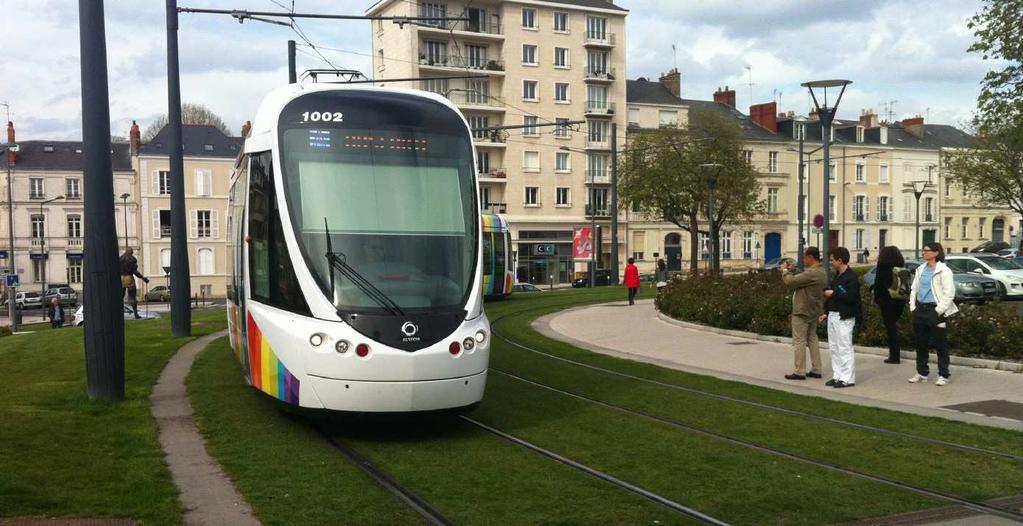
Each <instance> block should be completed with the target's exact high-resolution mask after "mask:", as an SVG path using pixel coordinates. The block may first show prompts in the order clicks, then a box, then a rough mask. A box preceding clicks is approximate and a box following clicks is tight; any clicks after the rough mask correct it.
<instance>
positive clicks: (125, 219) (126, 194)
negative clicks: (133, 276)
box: [121, 192, 131, 252]
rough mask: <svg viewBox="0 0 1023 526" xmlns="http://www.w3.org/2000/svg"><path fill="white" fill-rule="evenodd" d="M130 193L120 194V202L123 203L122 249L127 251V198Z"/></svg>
mask: <svg viewBox="0 0 1023 526" xmlns="http://www.w3.org/2000/svg"><path fill="white" fill-rule="evenodd" d="M129 197H131V194H129V193H128V192H125V193H123V194H121V203H122V204H124V251H125V252H127V251H128V198H129Z"/></svg>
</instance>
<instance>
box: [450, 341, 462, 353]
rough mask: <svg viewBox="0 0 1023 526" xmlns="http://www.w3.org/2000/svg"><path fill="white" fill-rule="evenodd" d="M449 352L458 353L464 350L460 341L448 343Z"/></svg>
mask: <svg viewBox="0 0 1023 526" xmlns="http://www.w3.org/2000/svg"><path fill="white" fill-rule="evenodd" d="M448 352H449V353H451V354H458V353H460V352H462V346H461V345H458V342H451V345H448Z"/></svg>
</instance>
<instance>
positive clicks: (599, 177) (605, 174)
mask: <svg viewBox="0 0 1023 526" xmlns="http://www.w3.org/2000/svg"><path fill="white" fill-rule="evenodd" d="M586 182H587V183H593V184H608V183H610V182H611V170H608V169H607V168H604V169H603V170H586Z"/></svg>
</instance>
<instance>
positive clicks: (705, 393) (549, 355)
mask: <svg viewBox="0 0 1023 526" xmlns="http://www.w3.org/2000/svg"><path fill="white" fill-rule="evenodd" d="M562 305H564V306H570V305H578V304H577V303H565V304H562ZM562 305H553V306H554V307H557V306H562ZM550 307H552V305H546V306H543V307H533V308H528V309H522V310H519V311H515V312H511V313H508V314H504V315H502V316H500V317H498V318H496V319H494V320H492V321H491V334H492V335H493V336H494V337H496V338H500V339H501V340H502V341H504V342H505V343H507V344H509V345H512V346H514V347H517V348H519V349H521V350H524V351H527V352H531V353H534V354H538V355H541V356H544V357H546V358H550V359H553V360H557V361H560V362H563V363H568V364H571V365H575V366H578V367H583V368H586V369H590V370H593V371H598V372H601V373H605V374H609V375H612V376H618V377H620V378H626V379H629V380H635V381H638V382H642V383H646V384H650V385H656V386H658V387H664V388H668V389H673V390H677V391H682V392H685V393H689V394H694V395H698V396H703V397H707V398H713V399H716V400H722V401H727V402H733V403H737V404H742V405H746V406H750V407H755V408H758V409H766V410H769V411H773V412H777V413H781V414H786V415H791V416H798V417H803V418H808V419H812V420H817V421H821V422H828V423H831V424H836V425H841V426H846V427H851V428H855V429H861V430H864V431H870V432H874V433H878V434H883V435H888V436H894V437H900V438H906V439H910V440H916V441H919V442H925V443H928V444H933V445H936V446H942V447H946V448H950V449H958V450H961V451H969V452H972V453H980V454H984V455H991V456H995V457H1000V458H1005V459H1009V460H1014V461H1016V462H1023V455H1015V454H1012V453H1008V452H1005V451H998V450H994V449H988V448H983V447H978V446H971V445H968V444H961V443H958V442H950V441H947V440H942V439H938V438H933V437H927V436H923V435H917V434H914V433H908V432H905V431H897V430H894V429H888V428H883V427H878V426H873V425H870V424H863V423H860V422H852V421H849V420H843V419H841V418H835V417H829V416H823V415H818V414H814V413H808V412H805V411H799V410H797V409H790V408H787V407H781V406H777V405H773V404H767V403H764V402H757V401H754V400H745V399H742V398H736V397H733V396H728V395H723V394H720V393H714V392H711V391H706V390H703V389H697V388H694V387H686V386H683V385H678V384H674V383H670V382H662V381H659V380H653V379H650V378H644V377H642V376H637V375H633V374H629V373H623V372H621V371H616V370H614V369H608V368H606V367H600V366H596V365H592V364H588V363H583V362H580V361H577V360H572V359H570V358H565V357H563V356H558V355H556V354H552V353H548V352H544V351H541V350H539V349H534V348H532V347H529V346H526V345H523V344H521V343H519V342H517V341H514V340H512V339H510V338H508V337H507V336H505V335H504V334H502V333H500V332H499V331H498V330H497V325H498V324H499V323H500V322H501V321H502V320H504V319H505V318H509V317H512V316H517V315H521V314H523V313H525V312H529V311H532V310H542V309H548V308H550Z"/></svg>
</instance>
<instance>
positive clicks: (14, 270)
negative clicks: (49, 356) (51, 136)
mask: <svg viewBox="0 0 1023 526" xmlns="http://www.w3.org/2000/svg"><path fill="white" fill-rule="evenodd" d="M20 149H21V148H20V147H19V146H18V145H17V144H8V145H7V151H5V152H4V153H6V154H7V235H8V236H9V243H10V245H8V247H7V263H8V264H9V265H10V268H11V270H10V272H11V274H14V276H15V279H17V276H18V266H17V265H16V264H15V263H14V192H13V190H11V165H13V164H14V156H13V155H11V153H18V150H20ZM7 152H11V153H7ZM17 291H18V287H16V286H15V287H8V289H7V315H8V316H9V317H10V322H11V332H14V331H17V330H18V324H17V323H16V322H17V319H16V318H15V316H14V309H16V308H18V305H17V303H15V301H14V296H16V292H17Z"/></svg>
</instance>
